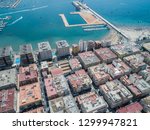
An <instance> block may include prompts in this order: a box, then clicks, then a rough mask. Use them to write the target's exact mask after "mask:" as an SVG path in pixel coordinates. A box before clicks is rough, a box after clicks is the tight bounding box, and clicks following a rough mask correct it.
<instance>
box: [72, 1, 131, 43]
mask: <svg viewBox="0 0 150 130" xmlns="http://www.w3.org/2000/svg"><path fill="white" fill-rule="evenodd" d="M73 5H74V6H75V7H76V8H77V9H78V10H80V11H84V10H85V11H90V12H91V13H92V14H93V15H94V16H95V17H96V18H97V19H100V20H103V21H104V22H105V23H106V24H107V25H108V26H109V27H110V28H112V29H114V30H115V31H116V32H117V33H118V34H120V35H121V36H123V37H124V38H125V39H127V40H130V39H129V38H128V36H126V35H125V34H124V33H123V32H121V31H120V30H119V29H118V28H117V27H116V26H115V25H113V24H111V23H110V22H109V21H108V20H106V19H105V18H103V17H102V16H101V15H99V14H98V13H96V12H95V11H94V10H92V9H91V8H90V7H88V6H87V5H86V4H83V3H81V2H79V1H73Z"/></svg>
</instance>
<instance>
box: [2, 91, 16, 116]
mask: <svg viewBox="0 0 150 130" xmlns="http://www.w3.org/2000/svg"><path fill="white" fill-rule="evenodd" d="M15 100H16V91H15V89H7V90H1V91H0V113H3V112H15V111H16V110H15V107H16V103H15Z"/></svg>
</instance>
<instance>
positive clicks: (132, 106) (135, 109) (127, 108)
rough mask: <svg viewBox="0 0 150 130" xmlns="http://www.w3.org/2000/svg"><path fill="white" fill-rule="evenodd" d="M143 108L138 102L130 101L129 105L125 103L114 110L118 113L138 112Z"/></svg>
mask: <svg viewBox="0 0 150 130" xmlns="http://www.w3.org/2000/svg"><path fill="white" fill-rule="evenodd" d="M142 110H143V107H142V105H141V104H140V103H138V102H136V103H132V104H130V105H127V106H125V107H122V108H120V109H118V110H117V111H116V112H118V113H139V112H141V111H142Z"/></svg>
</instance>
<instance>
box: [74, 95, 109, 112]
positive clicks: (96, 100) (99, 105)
mask: <svg viewBox="0 0 150 130" xmlns="http://www.w3.org/2000/svg"><path fill="white" fill-rule="evenodd" d="M76 99H77V103H78V104H79V106H80V108H81V110H82V112H84V113H91V112H104V111H106V109H107V103H106V102H105V100H104V99H103V97H102V96H98V94H96V93H95V92H89V93H86V94H83V95H80V96H78V97H76Z"/></svg>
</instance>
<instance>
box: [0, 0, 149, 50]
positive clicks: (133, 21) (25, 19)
mask: <svg viewBox="0 0 150 130" xmlns="http://www.w3.org/2000/svg"><path fill="white" fill-rule="evenodd" d="M71 2H72V0H22V3H21V4H20V5H19V6H18V7H17V8H15V9H0V17H4V16H5V15H11V16H12V19H11V21H10V22H9V24H10V25H9V26H7V27H6V28H5V29H4V31H3V32H0V46H6V45H12V46H13V47H14V49H18V47H19V45H20V44H25V43H32V45H33V47H34V48H36V47H37V43H38V42H41V41H45V40H48V41H49V42H50V43H51V46H52V47H55V42H56V41H57V40H62V39H66V40H67V41H68V42H69V43H70V44H72V43H78V41H79V40H80V39H82V40H89V39H93V40H98V39H100V38H102V37H104V36H106V35H107V34H108V33H109V30H101V31H92V32H84V31H83V29H82V28H81V27H72V28H66V27H64V24H63V21H62V20H61V18H60V16H59V15H58V14H60V13H63V14H65V15H66V17H67V19H68V21H69V23H71V24H74V23H76V24H79V23H83V22H84V21H83V20H82V19H81V18H80V17H79V16H77V15H75V16H72V15H70V14H69V13H70V12H73V11H75V8H74V7H73V6H72V4H71ZM85 2H86V3H87V5H89V6H90V7H91V8H92V9H94V10H95V11H96V12H98V13H99V14H101V15H102V16H103V17H105V18H106V19H107V20H109V21H110V22H112V23H113V24H115V25H116V26H135V27H150V8H149V7H150V0H85ZM7 13H8V14H7ZM21 17H22V19H21ZM18 19H20V20H18Z"/></svg>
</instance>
